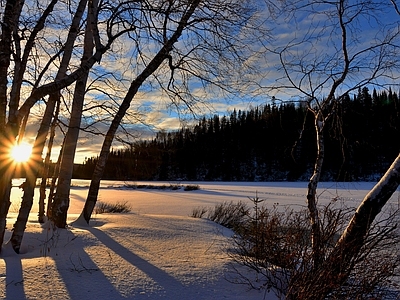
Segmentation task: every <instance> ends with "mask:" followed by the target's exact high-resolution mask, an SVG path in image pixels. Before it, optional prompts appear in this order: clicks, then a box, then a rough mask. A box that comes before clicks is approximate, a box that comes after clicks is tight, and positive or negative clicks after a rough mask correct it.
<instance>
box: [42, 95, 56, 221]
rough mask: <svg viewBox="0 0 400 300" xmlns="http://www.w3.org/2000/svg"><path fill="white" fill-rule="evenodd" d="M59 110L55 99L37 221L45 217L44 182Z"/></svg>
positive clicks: (47, 172) (47, 173)
mask: <svg viewBox="0 0 400 300" xmlns="http://www.w3.org/2000/svg"><path fill="white" fill-rule="evenodd" d="M59 111H60V101H57V108H56V112H55V115H54V119H53V123H52V124H51V127H50V138H49V143H48V144H47V153H46V158H45V160H44V165H43V169H42V170H43V172H42V174H41V175H42V181H41V183H40V191H39V212H38V221H39V223H44V217H45V203H44V201H45V199H46V184H47V178H48V177H49V169H50V162H51V160H50V156H51V151H52V149H53V143H54V137H55V134H56V125H57V119H58V113H59Z"/></svg>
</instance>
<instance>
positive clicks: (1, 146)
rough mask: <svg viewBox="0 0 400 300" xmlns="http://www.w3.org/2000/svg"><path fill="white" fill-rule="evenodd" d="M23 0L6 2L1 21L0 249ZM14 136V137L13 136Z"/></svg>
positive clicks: (9, 172)
mask: <svg viewBox="0 0 400 300" xmlns="http://www.w3.org/2000/svg"><path fill="white" fill-rule="evenodd" d="M22 4H23V1H18V0H8V1H7V2H6V4H5V9H4V14H3V20H2V22H1V38H0V174H1V177H0V251H1V245H2V244H3V240H4V234H5V230H6V224H7V220H6V218H7V214H8V209H9V208H10V204H11V203H10V193H11V179H12V176H13V173H14V167H13V166H12V164H11V163H12V162H11V161H10V159H9V157H10V153H9V151H10V146H11V145H13V143H14V141H15V135H13V134H12V133H11V132H10V130H9V128H7V126H6V118H7V93H8V86H7V85H8V78H7V76H8V68H9V66H10V61H11V48H12V47H11V45H12V33H13V31H14V29H15V28H16V26H17V24H18V19H19V16H20V12H21V7H22ZM13 136H14V138H13Z"/></svg>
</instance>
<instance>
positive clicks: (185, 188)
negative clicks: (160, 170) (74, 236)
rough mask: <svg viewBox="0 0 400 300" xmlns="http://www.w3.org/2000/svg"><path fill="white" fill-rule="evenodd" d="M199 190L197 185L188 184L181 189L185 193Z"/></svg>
mask: <svg viewBox="0 0 400 300" xmlns="http://www.w3.org/2000/svg"><path fill="white" fill-rule="evenodd" d="M199 189H200V186H199V185H198V184H188V185H186V186H185V187H184V188H183V190H184V191H187V192H189V191H197V190H199Z"/></svg>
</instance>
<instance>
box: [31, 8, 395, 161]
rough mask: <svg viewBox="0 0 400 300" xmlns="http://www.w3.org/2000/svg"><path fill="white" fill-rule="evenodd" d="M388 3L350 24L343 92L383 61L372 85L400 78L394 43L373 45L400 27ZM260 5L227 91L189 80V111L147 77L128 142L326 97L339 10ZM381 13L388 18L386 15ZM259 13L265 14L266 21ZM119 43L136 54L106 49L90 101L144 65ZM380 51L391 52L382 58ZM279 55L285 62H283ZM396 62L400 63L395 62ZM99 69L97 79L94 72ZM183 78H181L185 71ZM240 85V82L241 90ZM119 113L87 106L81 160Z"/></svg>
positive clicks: (122, 86) (116, 89)
mask: <svg viewBox="0 0 400 300" xmlns="http://www.w3.org/2000/svg"><path fill="white" fill-rule="evenodd" d="M353 2H356V1H353ZM259 3H261V2H259ZM385 3H386V2H385ZM381 4H382V3H381ZM386 4H387V5H388V6H384V5H380V6H377V3H375V4H374V5H375V6H373V7H372V8H369V9H368V10H367V9H366V10H365V11H364V12H365V14H360V15H359V16H358V17H357V20H356V23H354V27H351V26H353V23H352V25H351V26H350V27H349V28H348V30H349V31H348V37H347V38H348V47H349V55H350V58H352V59H354V61H353V62H352V65H351V69H350V73H349V76H348V79H347V81H346V82H344V84H343V85H342V87H340V88H339V90H338V93H341V92H343V91H346V90H347V89H351V88H352V87H353V86H354V83H356V82H363V80H364V79H365V78H367V77H368V76H369V75H370V74H371V73H372V72H373V71H374V68H375V67H376V66H377V65H383V67H382V70H383V72H382V74H381V75H382V76H381V79H379V80H375V81H373V82H372V83H373V84H377V85H379V84H382V83H393V81H392V80H391V79H390V78H388V77H386V75H390V76H392V77H397V75H398V74H397V73H391V70H389V69H390V68H391V69H392V70H395V69H396V68H395V66H397V65H399V66H400V63H398V62H397V61H396V60H395V59H392V58H395V57H397V55H398V54H400V53H397V51H398V50H397V49H395V48H396V47H393V48H388V49H386V50H385V51H386V52H381V53H378V52H377V49H376V48H374V40H377V39H378V40H384V37H385V34H386V33H388V31H389V30H394V28H395V25H397V24H396V22H398V21H400V17H399V16H397V15H396V13H395V11H394V9H393V7H392V6H390V5H391V4H390V2H389V1H388V2H387V3H386ZM260 8H261V10H260V11H259V12H258V14H256V15H254V18H253V20H251V21H252V22H254V23H252V25H254V24H255V23H256V22H257V24H258V26H259V27H257V30H256V31H253V34H254V36H253V37H252V38H254V42H253V43H250V41H251V40H250V39H249V38H250V37H249V36H248V35H246V34H248V33H247V32H246V31H245V30H244V29H243V28H245V26H243V28H242V30H241V31H238V32H237V34H238V36H239V39H238V40H240V39H243V41H249V44H248V45H247V46H246V51H250V50H251V51H253V52H252V54H251V55H250V56H248V57H247V58H246V61H245V62H243V64H242V65H240V66H239V65H237V66H235V65H233V66H229V65H228V62H227V61H222V60H221V64H222V62H223V63H226V64H227V65H226V66H225V65H223V67H224V68H223V69H222V70H225V71H226V72H228V71H230V73H229V74H228V75H230V76H229V80H231V81H230V83H231V84H228V85H227V87H228V89H229V93H226V92H225V93H224V92H221V90H218V89H216V88H215V87H212V86H211V85H206V86H205V89H202V87H203V86H202V85H201V84H200V83H199V82H196V81H191V82H190V86H189V90H190V91H191V93H192V95H195V96H196V97H197V99H198V100H199V101H198V102H196V103H193V102H190V99H189V98H186V99H185V100H187V101H189V102H190V103H191V104H192V106H191V110H188V109H187V107H185V105H184V104H182V103H181V102H180V103H177V105H174V104H171V100H170V99H169V98H168V96H167V95H166V93H165V92H162V91H160V89H159V88H157V82H156V81H155V78H149V80H148V81H147V82H146V83H145V84H144V85H143V86H142V87H141V89H140V90H139V92H138V94H137V95H136V96H135V98H134V100H133V102H132V104H131V107H130V110H129V112H130V115H129V116H127V117H126V118H125V119H124V124H123V128H124V129H126V131H127V132H128V133H129V134H131V135H132V136H128V135H127V134H125V133H124V132H123V130H120V134H119V137H121V138H124V139H126V140H127V141H128V142H132V141H134V140H135V139H137V138H151V137H154V136H155V134H156V133H157V132H158V131H159V130H167V131H169V130H176V129H179V128H181V127H182V126H185V125H190V124H194V123H196V121H197V120H198V119H199V118H201V117H203V116H205V117H212V116H213V115H214V114H217V115H219V116H223V115H229V114H230V113H231V112H232V111H233V109H236V110H248V109H249V108H251V107H255V106H259V105H264V104H266V103H270V101H271V99H272V97H275V99H276V100H277V101H278V102H277V104H279V103H284V102H285V101H295V102H298V101H302V100H304V99H307V97H308V96H310V95H312V96H315V97H317V98H320V99H321V98H323V97H324V96H326V95H327V93H328V91H329V88H330V87H331V86H332V82H333V80H335V79H337V77H338V76H339V75H338V74H339V73H338V74H336V73H337V72H340V71H341V70H342V68H343V64H342V61H341V60H340V58H341V51H340V43H341V32H340V31H339V30H338V29H339V28H340V27H339V24H338V20H337V18H335V15H333V14H331V11H329V10H327V8H326V7H322V6H309V7H305V8H303V9H299V10H296V14H295V15H291V14H290V13H288V14H286V15H278V17H277V18H274V19H272V18H271V11H269V10H267V9H265V7H262V6H261V5H260ZM269 8H271V7H269ZM329 9H331V8H329ZM375 9H376V11H375ZM311 10H312V11H311ZM381 10H382V11H381ZM354 13H355V12H354V11H351V10H350V11H349V12H348V15H346V16H345V21H346V20H350V19H351V17H352V16H353V15H354ZM371 14H376V15H375V17H378V18H376V19H375V18H374V17H373V16H372V15H371ZM382 15H384V16H385V18H380V17H381V16H382ZM257 18H260V19H257ZM260 20H265V21H264V22H260ZM378 22H382V24H378ZM249 23H250V22H249ZM378 25H379V26H378ZM243 41H242V42H243ZM392 43H393V44H394V45H395V46H397V45H400V42H399V37H398V36H396V37H395V38H394V39H393V40H392ZM177 45H178V47H182V49H183V48H184V47H185V40H183V41H182V40H181V41H180V42H179V43H178V44H177ZM114 47H115V49H114V50H119V51H120V52H121V53H131V57H126V56H120V55H119V54H118V53H119V52H118V51H114V52H112V53H111V55H108V56H106V57H105V58H104V59H103V60H102V63H101V64H100V65H96V66H95V68H94V69H93V76H94V74H96V75H98V74H103V75H104V74H107V76H102V77H101V78H97V79H96V80H93V81H92V82H91V83H90V88H89V89H90V90H89V92H88V93H87V96H86V105H87V106H86V108H88V107H96V106H97V105H99V104H104V103H106V102H105V100H106V99H109V98H112V101H111V102H109V103H116V104H118V103H120V102H121V101H122V99H123V97H124V95H125V92H126V90H127V88H128V87H129V84H130V82H131V81H132V80H133V79H134V78H135V76H136V71H137V69H140V66H135V63H136V64H138V65H140V64H139V60H137V58H135V57H134V55H137V50H135V46H134V45H132V44H131V43H127V42H126V41H121V42H119V43H117V44H116V45H115V46H114ZM360 49H364V50H365V49H369V51H365V52H360ZM142 50H143V51H149V52H151V51H152V50H153V47H152V45H151V43H149V44H146V45H145V46H143V49H142ZM246 53H247V54H249V53H250V52H246ZM279 54H282V56H280V55H279ZM227 56H229V55H228V54H227ZM377 57H380V58H382V57H383V58H385V59H381V60H377V59H376V58H377ZM280 59H282V60H283V61H284V63H285V66H286V68H287V69H284V68H283V67H282V64H281V60H280ZM391 63H392V65H390V64H391ZM395 63H396V64H397V65H394V64H395ZM384 64H387V65H384ZM165 67H166V66H163V67H162V68H161V69H160V70H159V72H158V73H157V75H158V76H159V78H161V79H166V78H167V74H168V73H166V72H165V70H166V69H165ZM235 67H237V68H236V70H237V74H235ZM210 68H211V67H210ZM204 70H206V68H205V69H204ZM197 71H199V70H197ZM285 71H286V73H285ZM199 72H200V71H199ZM394 72H397V71H394ZM222 75H223V74H222V73H221V76H220V77H218V76H215V77H214V80H216V81H217V82H222V81H221V80H225V79H224V77H223V76H222ZM225 75H226V74H225ZM285 75H286V76H285ZM93 76H92V79H93V78H95V77H93ZM288 76H290V80H288V79H289V78H288ZM177 79H178V81H179V77H177ZM226 80H227V79H226ZM236 85H237V86H240V87H241V89H240V90H237V89H235V87H236ZM99 89H103V90H106V91H107V97H108V98H107V97H105V95H104V94H102V93H100V92H99ZM356 92H357V91H356V90H352V91H351V93H356ZM65 101H66V102H68V101H69V100H68V99H66V100H65ZM107 101H110V100H107ZM42 112H43V104H42V105H41V106H40V105H39V106H37V107H36V108H35V111H33V112H32V118H31V119H30V123H29V127H28V129H27V135H26V141H27V142H28V143H30V142H32V140H33V138H34V136H35V134H36V132H37V120H40V117H41V114H42ZM114 113H115V110H114V111H113V110H112V108H110V107H109V108H108V110H107V112H105V111H104V110H100V109H91V110H86V111H85V112H84V113H83V120H82V127H85V128H86V127H87V125H89V124H92V123H94V124H95V125H94V126H92V127H87V129H88V131H82V132H81V134H80V138H79V142H78V148H77V152H76V158H75V162H76V163H81V162H83V161H84V159H85V158H88V157H92V156H96V155H97V154H98V153H99V151H100V149H101V145H102V141H103V136H102V135H101V133H102V134H104V133H105V132H106V130H107V126H108V124H109V122H110V120H111V118H112V117H113V115H114ZM35 118H36V119H35ZM61 120H62V121H64V122H65V124H66V123H67V120H68V111H64V112H62V117H61ZM102 120H106V121H105V122H103V121H102ZM64 130H65V128H64ZM92 132H94V133H96V134H92ZM61 139H62V134H60V131H58V135H57V137H56V145H59V144H60V143H61ZM114 147H115V148H117V147H123V145H122V144H121V143H118V142H115V144H114ZM58 153H59V146H56V147H55V149H54V151H53V153H52V159H53V160H56V159H57V156H58Z"/></svg>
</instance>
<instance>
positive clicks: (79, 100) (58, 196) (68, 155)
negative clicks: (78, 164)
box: [51, 14, 94, 228]
mask: <svg viewBox="0 0 400 300" xmlns="http://www.w3.org/2000/svg"><path fill="white" fill-rule="evenodd" d="M90 15H91V14H88V16H90ZM93 49H94V43H93V31H92V22H91V20H90V17H89V19H88V21H87V25H86V31H85V40H84V52H83V56H82V64H84V63H86V61H87V60H88V59H89V57H90V56H91V55H92V53H93ZM88 77H89V71H88V72H87V73H86V74H85V76H83V77H82V78H80V79H78V80H77V82H76V85H75V91H74V100H73V102H72V111H71V119H70V121H69V127H68V131H67V134H66V136H65V143H64V148H63V155H62V159H61V165H60V176H59V181H58V186H57V190H56V193H55V196H54V201H53V203H52V209H51V220H52V221H53V222H54V224H55V225H56V226H57V227H58V228H65V226H66V225H67V212H68V208H69V201H70V199H69V192H70V189H71V179H72V173H73V170H74V159H75V151H76V146H77V143H78V137H79V131H80V125H81V117H82V110H83V103H84V100H85V91H86V83H87V79H88Z"/></svg>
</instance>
